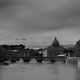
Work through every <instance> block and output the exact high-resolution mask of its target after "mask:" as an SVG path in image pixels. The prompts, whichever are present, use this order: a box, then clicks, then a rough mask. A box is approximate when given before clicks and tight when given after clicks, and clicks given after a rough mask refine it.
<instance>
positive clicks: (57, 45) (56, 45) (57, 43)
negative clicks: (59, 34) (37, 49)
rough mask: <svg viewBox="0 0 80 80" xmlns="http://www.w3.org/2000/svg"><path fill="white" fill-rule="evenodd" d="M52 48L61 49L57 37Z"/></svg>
mask: <svg viewBox="0 0 80 80" xmlns="http://www.w3.org/2000/svg"><path fill="white" fill-rule="evenodd" d="M52 46H53V47H59V46H60V45H59V41H58V40H57V38H56V37H55V39H54V41H53V42H52Z"/></svg>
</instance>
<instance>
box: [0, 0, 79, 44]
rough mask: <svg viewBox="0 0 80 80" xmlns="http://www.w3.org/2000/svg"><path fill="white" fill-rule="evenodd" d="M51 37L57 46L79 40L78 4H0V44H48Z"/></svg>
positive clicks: (51, 0) (48, 0) (8, 0)
mask: <svg viewBox="0 0 80 80" xmlns="http://www.w3.org/2000/svg"><path fill="white" fill-rule="evenodd" d="M55 36H57V38H58V39H59V41H60V43H61V44H73V43H75V42H76V41H77V40H78V39H80V0H0V40H4V41H5V40H6V41H9V40H12V39H15V38H17V39H18V38H19V39H22V38H26V42H27V43H30V44H43V43H44V44H50V43H51V41H52V40H53V39H54V37H55ZM24 41H25V40H24Z"/></svg>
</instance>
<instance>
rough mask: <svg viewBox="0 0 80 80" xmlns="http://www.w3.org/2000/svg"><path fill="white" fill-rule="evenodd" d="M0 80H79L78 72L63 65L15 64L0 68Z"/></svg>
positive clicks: (75, 68)
mask: <svg viewBox="0 0 80 80" xmlns="http://www.w3.org/2000/svg"><path fill="white" fill-rule="evenodd" d="M0 80H80V70H79V69H77V67H76V66H74V65H70V64H64V63H59V62H58V63H55V64H47V63H44V64H37V63H28V64H27V63H15V64H10V65H9V66H0Z"/></svg>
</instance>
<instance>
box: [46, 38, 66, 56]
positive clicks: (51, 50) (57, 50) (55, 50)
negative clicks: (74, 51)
mask: <svg viewBox="0 0 80 80" xmlns="http://www.w3.org/2000/svg"><path fill="white" fill-rule="evenodd" d="M63 51H64V47H62V46H61V45H60V44H59V41H58V40H57V38H56V37H55V39H54V41H53V42H52V45H50V46H49V47H47V56H54V55H60V54H63Z"/></svg>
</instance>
